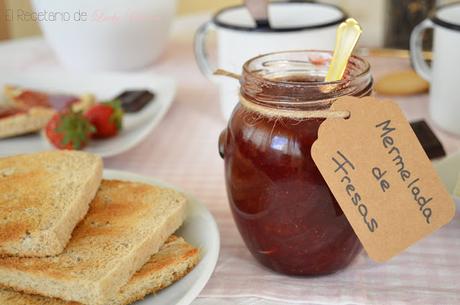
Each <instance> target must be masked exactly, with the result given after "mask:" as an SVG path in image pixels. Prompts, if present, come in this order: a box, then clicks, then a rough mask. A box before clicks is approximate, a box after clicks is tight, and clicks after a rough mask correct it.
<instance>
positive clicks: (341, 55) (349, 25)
mask: <svg viewBox="0 0 460 305" xmlns="http://www.w3.org/2000/svg"><path fill="white" fill-rule="evenodd" d="M361 33H362V29H361V27H360V25H359V23H358V21H356V20H355V19H353V18H348V19H347V20H345V22H342V23H341V24H340V26H339V27H338V29H337V36H336V41H335V49H334V54H333V55H332V60H331V64H330V65H329V70H328V71H327V75H326V78H325V81H326V82H333V81H337V80H340V79H342V77H343V74H344V73H345V69H346V68H347V64H348V59H349V58H350V56H351V53H352V52H353V49H354V48H355V46H356V43H357V42H358V39H359V37H360V36H361Z"/></svg>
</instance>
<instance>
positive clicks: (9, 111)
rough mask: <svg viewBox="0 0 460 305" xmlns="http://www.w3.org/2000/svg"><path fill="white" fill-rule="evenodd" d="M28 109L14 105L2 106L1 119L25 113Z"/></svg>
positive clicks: (0, 108) (0, 109) (0, 110)
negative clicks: (14, 106)
mask: <svg viewBox="0 0 460 305" xmlns="http://www.w3.org/2000/svg"><path fill="white" fill-rule="evenodd" d="M25 112H26V111H24V110H22V109H18V108H13V107H0V119H4V118H8V117H12V116H14V115H17V114H21V113H25Z"/></svg>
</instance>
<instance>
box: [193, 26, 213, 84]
mask: <svg viewBox="0 0 460 305" xmlns="http://www.w3.org/2000/svg"><path fill="white" fill-rule="evenodd" d="M210 30H215V26H214V23H213V22H212V21H208V22H206V23H204V24H202V25H201V26H200V27H199V28H198V30H197V31H196V33H195V39H194V42H193V48H194V51H195V59H196V62H197V64H198V68H200V71H201V73H203V74H204V76H206V77H207V78H208V79H210V80H214V79H215V76H214V75H213V73H214V70H215V68H213V67H211V64H210V63H209V56H208V51H207V50H206V40H207V37H208V34H209V32H210Z"/></svg>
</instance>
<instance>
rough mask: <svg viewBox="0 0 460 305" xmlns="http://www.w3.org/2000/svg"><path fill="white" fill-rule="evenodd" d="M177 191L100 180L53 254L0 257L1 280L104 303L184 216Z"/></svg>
mask: <svg viewBox="0 0 460 305" xmlns="http://www.w3.org/2000/svg"><path fill="white" fill-rule="evenodd" d="M185 210H186V199H185V197H183V196H182V195H181V194H180V193H178V192H176V191H173V190H169V189H163V188H160V187H156V186H152V185H147V184H143V183H134V182H124V181H115V180H113V181H103V182H102V184H101V187H100V188H99V191H98V192H97V194H96V197H95V199H94V200H93V201H92V203H91V205H90V209H89V211H88V214H87V215H86V217H85V219H84V220H83V221H82V222H81V223H80V224H79V225H78V226H77V228H76V229H75V230H74V232H73V233H72V239H71V240H70V242H69V243H68V245H67V247H66V248H65V249H64V252H63V253H61V254H60V255H58V256H55V257H46V258H17V257H9V258H3V259H0V285H3V286H7V287H11V288H13V289H15V290H19V291H24V292H28V293H34V294H40V295H43V296H48V297H55V298H60V299H63V300H67V301H76V302H80V303H83V304H94V305H100V304H107V302H108V301H109V300H110V299H111V298H112V297H114V296H115V294H116V293H117V291H118V290H119V289H120V288H121V287H122V286H123V285H125V284H126V283H127V282H128V280H129V279H130V278H131V276H132V275H133V274H134V273H135V272H136V271H137V270H139V269H140V268H141V267H142V266H143V265H144V264H145V263H146V262H147V261H148V260H149V258H150V257H151V256H152V255H153V254H154V253H156V252H158V250H159V249H160V247H161V245H163V243H164V242H165V241H166V240H167V238H168V237H169V236H170V235H171V234H172V233H174V231H176V230H177V228H178V227H179V226H180V225H181V224H182V222H183V221H184V218H185Z"/></svg>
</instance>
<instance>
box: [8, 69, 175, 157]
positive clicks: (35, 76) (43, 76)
mask: <svg viewBox="0 0 460 305" xmlns="http://www.w3.org/2000/svg"><path fill="white" fill-rule="evenodd" d="M5 84H12V85H18V86H21V87H25V88H32V89H37V90H43V91H45V92H58V93H70V94H77V95H78V94H82V93H93V94H95V95H96V98H97V99H98V100H107V99H112V98H114V97H116V96H117V95H118V94H119V93H121V92H123V91H125V90H129V89H147V90H150V91H152V92H154V93H155V99H154V101H153V103H152V102H151V103H149V104H148V105H147V106H146V107H145V108H144V109H143V110H142V111H140V112H138V113H133V114H126V115H125V118H124V121H123V124H124V128H123V130H122V131H121V132H120V134H118V135H117V136H116V137H113V138H110V139H107V140H94V141H91V142H90V143H89V145H88V146H87V147H86V148H85V150H86V151H89V152H92V153H95V154H98V155H100V156H101V157H110V156H114V155H117V154H120V153H122V152H125V151H127V150H128V149H130V148H132V147H134V146H135V145H137V144H139V143H140V142H141V141H142V140H143V139H144V138H145V137H146V136H147V135H148V134H149V133H150V132H151V131H152V129H153V128H154V127H155V126H156V125H157V124H158V123H159V122H160V120H161V119H162V118H163V116H164V115H165V114H166V112H167V110H168V109H169V107H170V105H171V103H172V101H173V98H174V94H175V90H176V89H175V88H176V86H175V82H174V80H173V79H172V78H169V77H164V76H158V75H155V74H151V73H143V74H70V73H64V72H43V73H38V72H33V73H22V74H18V73H17V72H5V71H2V74H1V76H0V86H1V88H3V85H5ZM50 148H51V146H50V144H49V143H48V142H47V141H46V140H45V139H44V138H42V137H41V136H40V134H38V133H37V134H31V135H25V136H20V137H14V138H8V139H2V140H0V156H7V155H15V154H19V153H32V152H36V151H41V150H46V149H50Z"/></svg>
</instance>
